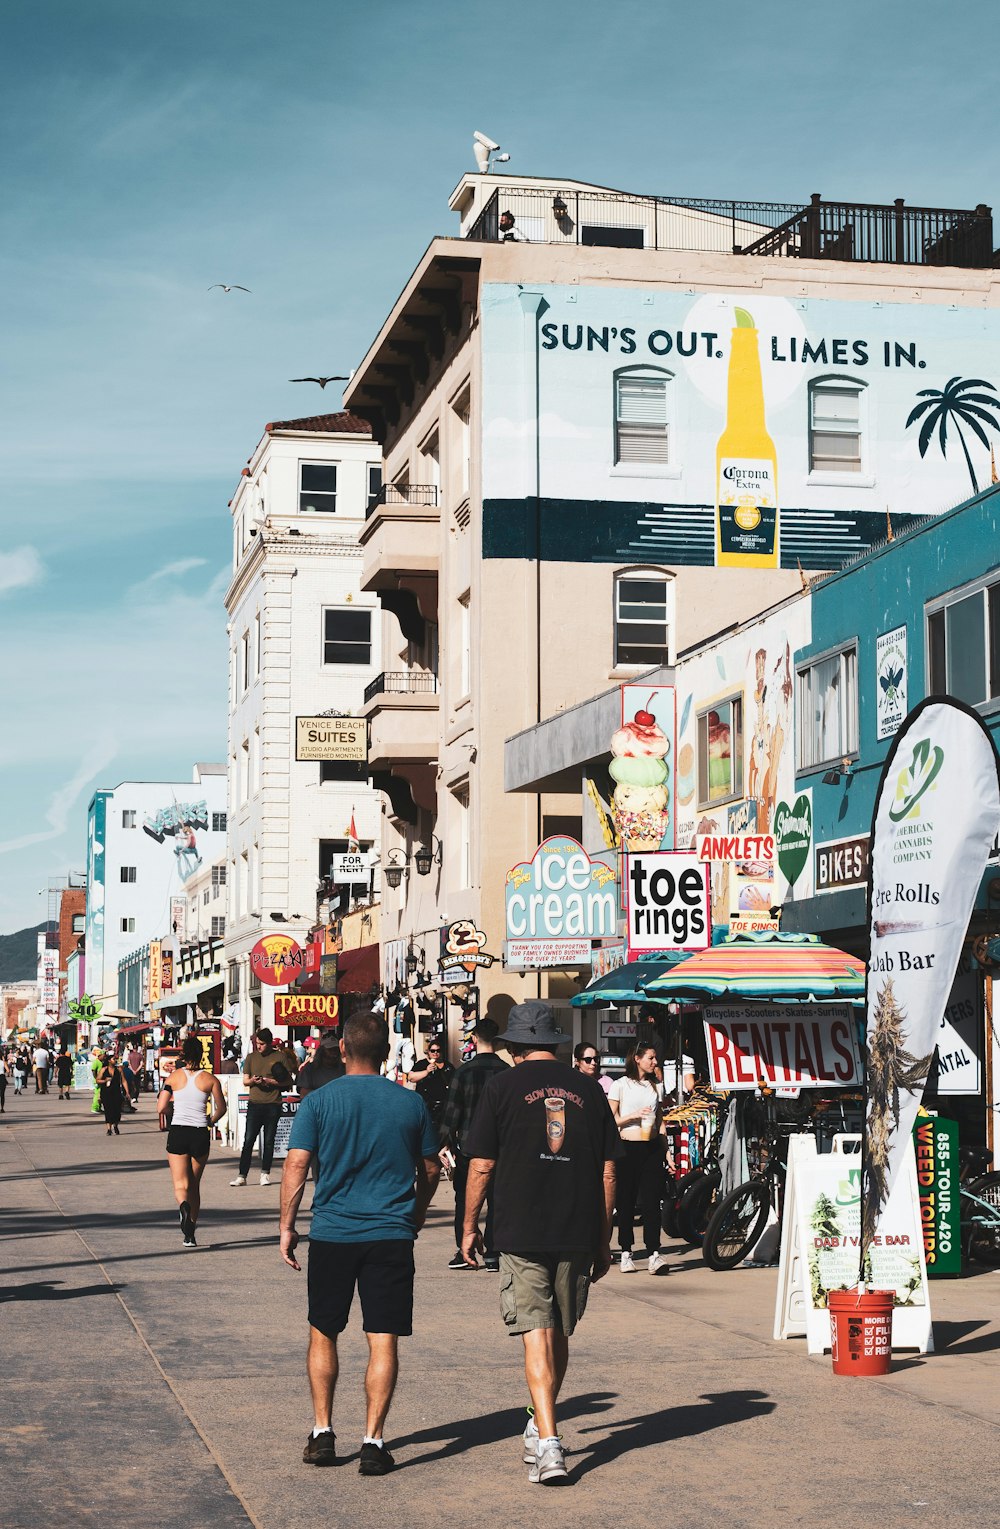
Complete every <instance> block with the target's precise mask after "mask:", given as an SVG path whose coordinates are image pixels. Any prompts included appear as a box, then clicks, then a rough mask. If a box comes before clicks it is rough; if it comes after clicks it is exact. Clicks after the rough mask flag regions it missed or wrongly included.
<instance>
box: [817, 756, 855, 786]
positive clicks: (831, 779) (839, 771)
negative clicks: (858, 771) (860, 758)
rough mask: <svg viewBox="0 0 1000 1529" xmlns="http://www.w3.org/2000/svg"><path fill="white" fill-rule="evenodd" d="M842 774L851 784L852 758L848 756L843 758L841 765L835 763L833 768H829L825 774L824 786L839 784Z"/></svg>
mask: <svg viewBox="0 0 1000 1529" xmlns="http://www.w3.org/2000/svg"><path fill="white" fill-rule="evenodd" d="M841 776H844V777H845V779H846V781H847V783H848V785H850V782H851V779H852V777H851V760H850V759H848V758H844V759H842V760H841V761H840V764H839V765H834V766H833V767H832V768H831V769H829V770H827V772H826V774H825V775H824V776H823V784H824V786H839V785H840V778H841Z"/></svg>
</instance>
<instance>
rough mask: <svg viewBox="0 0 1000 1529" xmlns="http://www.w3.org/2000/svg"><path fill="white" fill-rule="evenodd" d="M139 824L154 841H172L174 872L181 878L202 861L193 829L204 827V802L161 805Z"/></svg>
mask: <svg viewBox="0 0 1000 1529" xmlns="http://www.w3.org/2000/svg"><path fill="white" fill-rule="evenodd" d="M142 827H143V832H144V833H147V834H149V836H150V838H151V839H155V840H156V842H157V844H162V843H163V841H164V840H165V839H168V838H171V839H174V840H175V843H174V856H175V858H176V860H177V874H178V876H179V877H180V879H181V881H187V880H189V878H190V877H192V876H193V875H194V873H195V871H197V870H198V868H199V867H200V865H201V863H202V861H201V854H200V852H199V849H198V839H197V834H196V830H197V829H201V830H203V831H204V830H207V828H208V803H207V802H205V801H200V802H174V803H173V804H172V806H170V807H161V808H160V810H159V812H157V814H156V816H155V817H152V818H146V820H145V821H144V823H143V825H142Z"/></svg>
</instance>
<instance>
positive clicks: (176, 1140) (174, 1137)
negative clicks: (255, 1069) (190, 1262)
mask: <svg viewBox="0 0 1000 1529" xmlns="http://www.w3.org/2000/svg"><path fill="white" fill-rule="evenodd" d="M181 1058H182V1065H181V1066H180V1067H176V1068H175V1069H174V1071H173V1072H172V1073H171V1074H170V1075H169V1077H168V1078H166V1080H165V1081H164V1084H163V1087H162V1088H161V1089H160V1097H159V1099H158V1101H157V1107H158V1110H159V1117H160V1130H161V1131H166V1132H167V1163H168V1164H169V1166H170V1177H171V1179H172V1180H173V1185H174V1199H175V1200H176V1201H177V1213H178V1215H179V1217H180V1223H181V1232H182V1234H183V1237H184V1246H185V1247H186V1248H195V1247H197V1246H198V1244H197V1243H196V1242H195V1236H194V1234H195V1228H196V1227H197V1225H198V1213H199V1211H200V1210H201V1176H202V1174H203V1173H204V1172H205V1167H206V1164H207V1163H208V1153H209V1148H210V1147H211V1144H212V1127H213V1126H214V1125H216V1124H217V1123H218V1122H219V1121H220V1120H221V1119H222V1117H223V1115H224V1114H225V1113H226V1101H225V1099H224V1097H223V1093H222V1084H221V1083H220V1082H219V1080H218V1078H217V1077H216V1076H215V1073H214V1072H206V1071H205V1070H204V1069H203V1067H202V1065H201V1060H202V1046H201V1041H200V1040H199V1039H198V1037H197V1036H195V1035H192V1036H189V1037H188V1038H187V1040H186V1041H185V1042H184V1044H183V1046H182V1047H181ZM209 1105H211V1108H212V1113H211V1116H209V1113H208V1109H209ZM171 1108H172V1115H171V1118H170V1121H169V1129H168V1120H167V1116H168V1112H170V1111H171Z"/></svg>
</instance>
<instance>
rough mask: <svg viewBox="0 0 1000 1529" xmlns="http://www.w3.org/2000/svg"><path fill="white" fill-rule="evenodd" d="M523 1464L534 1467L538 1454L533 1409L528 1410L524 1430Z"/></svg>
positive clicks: (536, 1430) (536, 1426)
mask: <svg viewBox="0 0 1000 1529" xmlns="http://www.w3.org/2000/svg"><path fill="white" fill-rule="evenodd" d="M523 1439H524V1463H525V1465H534V1463H535V1456H536V1455H537V1454H538V1424H537V1423H536V1422H535V1409H534V1408H533V1407H529V1408H528V1426H527V1428H526V1429H525V1430H524V1434H523Z"/></svg>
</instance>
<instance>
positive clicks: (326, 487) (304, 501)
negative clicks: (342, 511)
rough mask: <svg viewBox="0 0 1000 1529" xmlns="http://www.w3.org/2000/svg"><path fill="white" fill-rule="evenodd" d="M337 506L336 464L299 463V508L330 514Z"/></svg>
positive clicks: (305, 510) (302, 510)
mask: <svg viewBox="0 0 1000 1529" xmlns="http://www.w3.org/2000/svg"><path fill="white" fill-rule="evenodd" d="M336 508H337V464H336V463H335V462H300V463H299V510H300V511H301V512H303V513H306V512H310V513H313V514H315V513H318V512H322V513H323V514H326V515H332V514H334V513H335V511H336Z"/></svg>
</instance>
